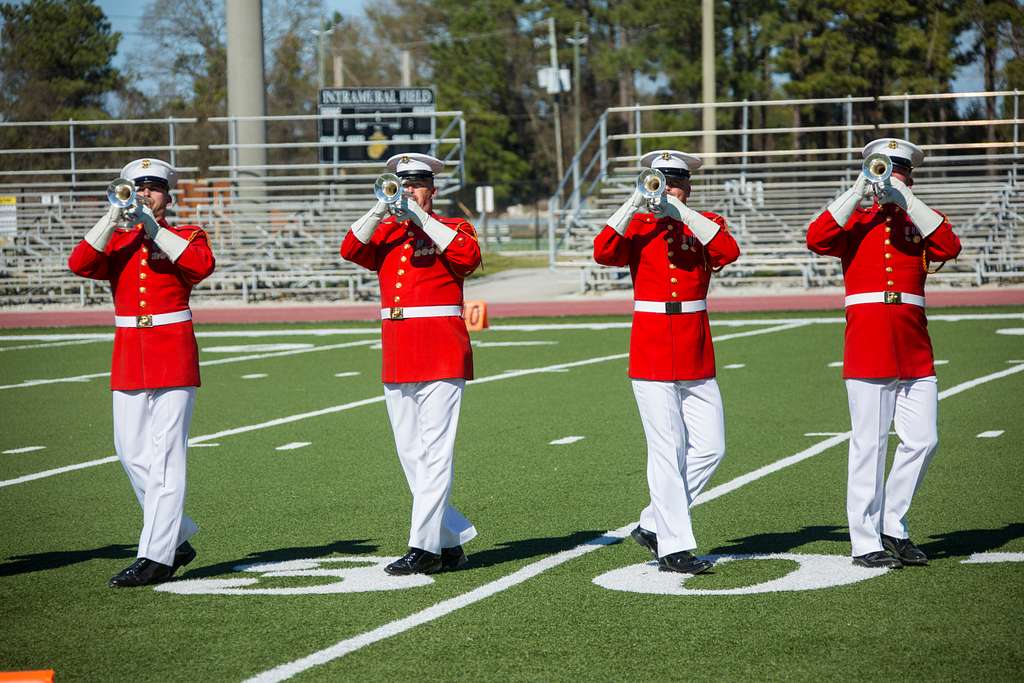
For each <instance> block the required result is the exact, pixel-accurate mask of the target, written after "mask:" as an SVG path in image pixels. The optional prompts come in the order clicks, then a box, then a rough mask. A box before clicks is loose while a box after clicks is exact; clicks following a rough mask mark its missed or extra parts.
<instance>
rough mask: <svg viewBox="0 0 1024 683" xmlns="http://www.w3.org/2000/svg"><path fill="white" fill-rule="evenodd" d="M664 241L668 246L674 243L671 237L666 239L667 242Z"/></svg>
mask: <svg viewBox="0 0 1024 683" xmlns="http://www.w3.org/2000/svg"><path fill="white" fill-rule="evenodd" d="M665 241H666V242H668V243H669V244H672V243H673V242H675V240H674V239H672V238H671V237H669V238H668V239H667V240H665Z"/></svg>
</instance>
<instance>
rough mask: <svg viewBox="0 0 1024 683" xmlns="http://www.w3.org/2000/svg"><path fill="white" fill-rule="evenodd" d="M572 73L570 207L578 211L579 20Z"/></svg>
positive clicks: (573, 49) (579, 135) (580, 40)
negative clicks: (572, 134)
mask: <svg viewBox="0 0 1024 683" xmlns="http://www.w3.org/2000/svg"><path fill="white" fill-rule="evenodd" d="M572 34H573V35H572V41H571V42H572V73H573V80H574V81H575V83H574V86H573V88H574V92H573V100H574V102H573V104H574V105H575V106H574V107H573V109H574V111H573V124H574V131H573V133H574V136H573V143H574V144H573V164H572V187H573V191H572V208H573V211H578V210H579V208H580V140H581V133H580V111H581V109H580V44H581V43H582V42H583V41H584V38H582V37H580V22H578V21H577V22H576V25H575V26H573V29H572Z"/></svg>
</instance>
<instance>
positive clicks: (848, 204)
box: [828, 174, 872, 227]
mask: <svg viewBox="0 0 1024 683" xmlns="http://www.w3.org/2000/svg"><path fill="white" fill-rule="evenodd" d="M871 191H872V190H871V184H870V183H868V179H867V178H865V177H864V174H861V175H858V176H857V180H855V181H854V183H853V185H852V186H851V187H850V189H849V190H847V191H846V192H844V193H842V194H841V195H839V197H838V198H837V199H836V200H835V201H833V202H832V203H831V204H829V205H828V212H829V213H830V214H832V218H833V219H834V220H835V222H836V223H838V224H839V227H843V226H844V225H846V222H847V221H848V220H850V216H852V215H853V210H854V209H856V208H857V206H858V205H859V204H860V203H861V201H862V200H863V199H864V198H865V197H867V196H868V195H869V194H871Z"/></svg>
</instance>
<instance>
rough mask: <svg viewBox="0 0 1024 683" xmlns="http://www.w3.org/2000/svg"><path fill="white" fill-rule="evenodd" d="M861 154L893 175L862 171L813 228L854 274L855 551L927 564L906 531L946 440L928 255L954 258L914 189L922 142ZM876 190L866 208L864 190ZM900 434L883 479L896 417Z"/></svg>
mask: <svg viewBox="0 0 1024 683" xmlns="http://www.w3.org/2000/svg"><path fill="white" fill-rule="evenodd" d="M863 154H864V157H865V158H867V157H868V156H870V155H872V154H883V155H885V156H887V157H888V158H889V160H890V162H891V164H892V175H891V176H890V178H889V179H888V180H887V181H885V182H884V183H881V184H879V185H878V186H877V188H876V187H875V186H874V184H872V183H869V182H868V180H867V178H866V177H865V176H864V175H863V174H862V175H861V176H860V177H859V178H858V179H857V181H856V182H855V183H854V184H853V187H851V188H850V189H849V190H847V191H846V192H845V193H843V194H842V195H840V196H839V198H838V199H836V200H835V201H834V202H832V203H831V204H830V205H829V206H828V208H827V209H826V210H825V211H824V212H823V213H822V214H821V215H820V216H818V217H817V218H816V219H815V220H814V221H813V222H812V223H811V225H810V227H809V228H808V230H807V246H808V248H809V249H810V250H811V251H814V252H815V253H818V254H825V255H828V256H836V257H838V258H840V259H842V263H843V277H844V281H845V284H846V341H845V344H844V353H843V378H844V380H845V383H846V390H847V397H848V402H849V408H850V420H851V423H852V428H853V437H852V438H851V439H850V455H849V473H848V479H847V502H846V508H847V517H848V521H849V527H850V540H851V545H852V553H853V561H854V563H855V564H858V565H862V566H867V567H893V568H897V567H901V566H903V565H924V564H927V563H928V558H927V556H926V555H925V554H924V552H922V551H921V550H920V549H919V548H918V547H916V546H915V545H914V544H913V543H912V542H911V540H910V534H909V529H908V526H907V512H908V511H909V509H910V502H911V499H912V498H913V496H914V493H915V491H916V490H917V488H918V487H919V486H920V484H921V481H922V480H923V478H924V474H925V471H926V470H927V467H928V463H929V461H930V460H931V458H932V456H933V455H934V453H935V449H936V447H937V446H938V428H937V424H936V416H937V410H938V386H937V383H936V379H935V367H934V362H933V356H932V344H931V339H930V338H929V336H928V321H927V318H926V316H925V297H924V284H925V278H926V277H927V276H928V273H929V264H932V263H939V264H940V266H941V264H942V263H944V262H945V261H948V260H949V259H952V258H955V257H956V256H957V254H959V253H960V240H959V239H958V238H957V236H956V235H955V234H954V233H953V229H952V227H951V226H950V224H949V221H948V220H947V219H946V217H945V216H943V215H942V214H941V213H939V212H937V211H934V210H933V209H931V208H929V207H928V206H927V205H926V204H925V203H924V202H922V201H921V200H920V199H919V198H918V197H916V196H914V193H913V191H912V190H911V189H910V188H911V187H912V186H913V184H914V180H913V168H914V167H915V166H918V165H920V164H921V162H922V161H924V153H923V152H922V151H921V149H920V148H918V147H917V146H916V145H914V144H912V143H910V142H907V141H906V140H900V139H896V138H882V139H880V140H875V141H873V142H871V143H869V144H868V145H867V146H866V147H864V152H863ZM868 198H873V199H874V201H873V202H872V204H871V205H870V206H869V207H868V208H862V206H861V204H862V201H863V200H864V199H868ZM894 420H895V429H896V434H897V436H899V438H900V445H899V447H898V448H897V449H896V456H895V458H894V460H893V465H892V470H891V471H890V473H889V477H888V480H886V478H885V460H886V449H887V443H888V436H889V428H890V426H891V425H893V423H894Z"/></svg>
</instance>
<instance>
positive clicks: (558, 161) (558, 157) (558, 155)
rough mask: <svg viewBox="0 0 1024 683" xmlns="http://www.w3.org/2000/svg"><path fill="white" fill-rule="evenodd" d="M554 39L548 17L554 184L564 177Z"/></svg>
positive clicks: (558, 82) (556, 51)
mask: <svg viewBox="0 0 1024 683" xmlns="http://www.w3.org/2000/svg"><path fill="white" fill-rule="evenodd" d="M556 40H557V39H556V38H555V18H554V17H548V45H550V47H551V78H553V79H554V82H555V89H554V100H555V165H556V168H557V169H558V177H557V178H555V183H556V184H557V183H560V182H561V181H562V176H563V175H565V166H564V165H563V163H562V107H561V105H560V103H559V100H558V94H559V93H560V92H562V79H561V78H560V77H559V73H558V43H557V42H556Z"/></svg>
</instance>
